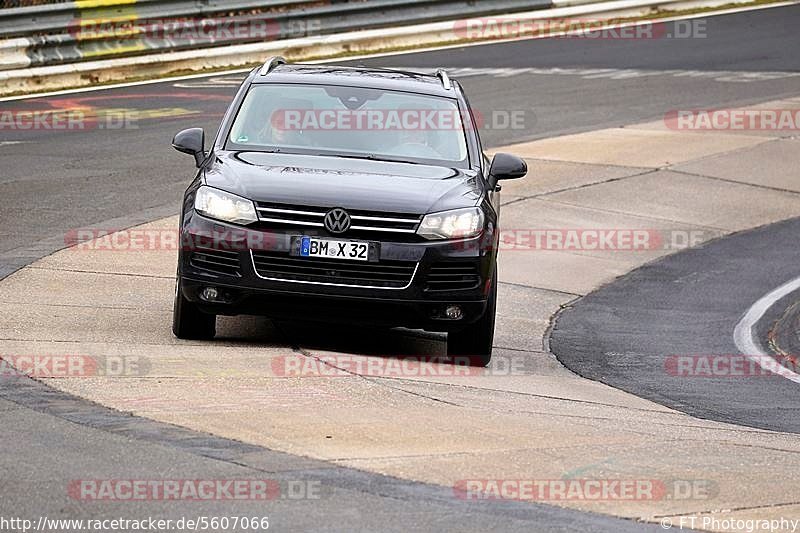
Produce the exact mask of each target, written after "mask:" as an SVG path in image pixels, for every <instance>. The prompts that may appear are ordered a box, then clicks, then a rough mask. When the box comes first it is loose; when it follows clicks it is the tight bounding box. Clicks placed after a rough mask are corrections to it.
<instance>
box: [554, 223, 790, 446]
mask: <svg viewBox="0 0 800 533" xmlns="http://www.w3.org/2000/svg"><path fill="white" fill-rule="evenodd" d="M799 232H800V219H792V220H789V221H784V222H779V223H777V224H773V225H768V226H764V227H761V228H758V229H755V230H752V231H748V232H743V233H739V234H735V235H732V236H729V237H725V238H722V239H719V240H717V241H713V242H711V243H707V244H706V245H704V246H702V247H700V248H695V249H691V250H687V251H684V252H680V253H678V254H675V255H671V256H667V257H665V258H662V259H660V260H657V261H655V262H653V263H650V264H648V265H645V266H643V267H641V268H639V269H636V270H634V271H633V272H631V273H629V274H627V275H625V276H622V277H621V278H619V279H617V280H615V281H614V282H612V283H610V284H608V285H606V286H604V287H602V288H600V289H598V290H597V291H595V292H593V293H591V294H589V295H587V296H585V297H583V298H581V299H579V300H578V301H576V302H575V303H573V304H572V305H571V306H570V307H568V308H566V309H565V310H564V311H563V312H561V313H560V314H559V315H558V317H557V318H556V321H555V326H554V327H553V329H552V331H551V336H550V348H551V349H552V351H553V353H554V354H555V355H556V357H557V358H558V359H559V361H561V362H562V363H563V364H564V365H565V366H567V367H568V368H569V369H570V370H572V371H573V372H575V373H577V374H579V375H581V376H583V377H586V378H588V379H593V380H596V381H600V382H603V383H606V384H608V385H611V386H612V387H616V388H618V389H622V390H624V391H627V392H630V393H632V394H635V395H637V396H640V397H642V398H646V399H648V400H652V401H654V402H657V403H660V404H662V405H665V406H667V407H671V408H673V409H677V410H678V411H682V412H684V413H687V414H690V415H692V416H696V417H699V418H707V419H711V420H718V421H720V422H730V423H734V424H740V425H745V426H750V427H754V428H761V429H770V430H775V431H786V432H792V433H800V417H798V416H797V413H798V409H800V394H798V385H797V384H796V383H793V382H791V381H789V380H787V379H784V378H782V377H779V376H775V375H771V374H770V375H744V376H743V375H731V376H724V377H719V375H715V376H714V377H705V376H697V375H681V374H678V375H676V373H675V372H674V365H673V363H672V362H674V361H675V359H676V358H687V357H690V358H691V357H702V358H720V357H721V358H730V357H733V356H736V355H739V351H738V348H737V347H736V345H735V343H734V340H733V331H734V328H735V327H736V324H737V323H738V322H739V320H740V319H741V317H742V315H743V314H744V313H745V312H746V311H747V310H748V309H749V308H750V306H752V305H753V303H754V302H756V301H757V300H758V299H759V298H761V297H762V296H763V295H765V294H767V293H768V292H770V291H772V290H773V289H775V288H776V287H778V286H780V285H782V284H784V283H786V282H787V281H789V280H791V279H794V278H796V277H797V276H798V275H800V273H798V270H800V268H799V267H798V261H797V258H798V246H797V243H798V237H797V236H798V234H800V233H799ZM744 355H753V354H744Z"/></svg>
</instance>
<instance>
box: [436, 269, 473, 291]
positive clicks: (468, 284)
mask: <svg viewBox="0 0 800 533" xmlns="http://www.w3.org/2000/svg"><path fill="white" fill-rule="evenodd" d="M480 283H481V276H480V273H479V272H478V266H477V265H473V264H470V265H459V264H453V263H437V264H434V265H433V266H431V269H430V271H429V272H428V280H427V284H426V287H425V290H427V291H430V292H436V291H458V290H468V289H475V288H477V287H478V286H479V285H480Z"/></svg>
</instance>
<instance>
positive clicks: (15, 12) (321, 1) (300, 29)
mask: <svg viewBox="0 0 800 533" xmlns="http://www.w3.org/2000/svg"><path fill="white" fill-rule="evenodd" d="M551 5H552V4H551V0H318V1H313V0H305V1H297V0H294V1H287V0H76V1H71V2H63V3H52V4H45V5H37V6H31V7H17V8H6V9H0V70H8V69H13V68H20V67H28V66H31V67H33V66H45V65H60V64H66V63H76V62H81V61H87V60H96V59H110V58H120V57H130V56H136V55H146V54H156V53H161V52H172V51H180V50H195V49H198V48H206V47H219V46H224V45H231V44H246V43H257V42H265V41H277V40H282V39H289V38H294V37H309V36H315V35H329V34H334V33H341V32H347V31H355V30H361V29H378V28H385V27H393V26H404V25H411V24H419V23H425V22H439V21H443V20H452V19H463V18H468V17H478V16H488V15H495V14H500V13H514V12H521V11H529V10H533V9H546V8H549V7H551ZM4 55H5V57H4Z"/></svg>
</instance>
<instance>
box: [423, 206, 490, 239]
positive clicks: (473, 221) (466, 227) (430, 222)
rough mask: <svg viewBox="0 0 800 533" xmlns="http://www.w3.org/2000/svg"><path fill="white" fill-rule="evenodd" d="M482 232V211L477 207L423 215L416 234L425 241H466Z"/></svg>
mask: <svg viewBox="0 0 800 533" xmlns="http://www.w3.org/2000/svg"><path fill="white" fill-rule="evenodd" d="M481 231H483V211H481V210H480V209H479V208H477V207H468V208H466V209H456V210H453V211H444V212H442V213H431V214H430V215H425V218H423V219H422V223H421V224H420V225H419V229H418V230H417V234H418V235H420V236H422V237H425V238H426V239H468V238H470V237H475V236H476V235H479V234H480V232H481Z"/></svg>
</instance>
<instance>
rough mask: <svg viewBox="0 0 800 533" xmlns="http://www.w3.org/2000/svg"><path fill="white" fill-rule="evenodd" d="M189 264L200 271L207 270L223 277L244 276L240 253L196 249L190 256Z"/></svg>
mask: <svg viewBox="0 0 800 533" xmlns="http://www.w3.org/2000/svg"><path fill="white" fill-rule="evenodd" d="M189 264H191V265H192V266H193V267H194V268H196V269H198V270H205V271H206V272H211V273H213V274H222V275H223V276H236V277H239V276H241V275H242V271H241V268H240V262H239V252H231V251H228V250H211V249H206V248H196V249H195V250H194V251H192V254H191V255H190V256H189Z"/></svg>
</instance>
